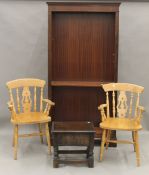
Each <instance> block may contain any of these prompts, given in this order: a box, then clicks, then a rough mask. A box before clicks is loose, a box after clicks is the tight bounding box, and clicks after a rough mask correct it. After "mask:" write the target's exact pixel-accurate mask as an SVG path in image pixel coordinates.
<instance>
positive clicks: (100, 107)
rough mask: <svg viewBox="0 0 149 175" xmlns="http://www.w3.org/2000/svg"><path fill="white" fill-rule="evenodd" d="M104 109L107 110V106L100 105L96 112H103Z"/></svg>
mask: <svg viewBox="0 0 149 175" xmlns="http://www.w3.org/2000/svg"><path fill="white" fill-rule="evenodd" d="M104 108H107V104H102V105H100V106H98V110H104Z"/></svg>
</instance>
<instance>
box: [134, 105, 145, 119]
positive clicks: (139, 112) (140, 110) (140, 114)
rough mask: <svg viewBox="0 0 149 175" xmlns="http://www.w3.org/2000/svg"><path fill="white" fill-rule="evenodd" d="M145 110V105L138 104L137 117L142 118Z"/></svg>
mask: <svg viewBox="0 0 149 175" xmlns="http://www.w3.org/2000/svg"><path fill="white" fill-rule="evenodd" d="M144 111H145V109H144V107H143V106H137V116H136V117H137V118H138V120H140V119H141V118H142V114H143V112H144Z"/></svg>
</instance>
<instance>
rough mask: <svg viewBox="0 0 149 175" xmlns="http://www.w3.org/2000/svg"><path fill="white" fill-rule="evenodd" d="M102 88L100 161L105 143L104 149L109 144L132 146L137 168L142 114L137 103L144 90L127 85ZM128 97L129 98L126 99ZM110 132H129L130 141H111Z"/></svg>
mask: <svg viewBox="0 0 149 175" xmlns="http://www.w3.org/2000/svg"><path fill="white" fill-rule="evenodd" d="M102 87H103V89H104V91H105V92H106V104H102V105H100V106H99V107H98V109H99V110H100V111H101V116H102V122H101V123H100V127H101V128H102V129H103V135H102V145H101V149H100V160H102V157H103V150H104V144H105V143H106V148H108V144H109V143H124V144H133V145H134V151H136V160H137V166H139V165H140V153H139V141H138V131H139V130H141V129H142V125H141V118H142V114H143V112H144V107H142V106H140V104H139V101H140V93H142V92H143V90H144V88H143V87H142V86H138V85H134V84H128V83H109V84H104V85H103V86H102ZM110 91H111V93H112V109H111V111H112V114H113V115H111V116H110V112H109V111H110V109H109V108H110V107H109V106H110V105H109V104H110V101H109V93H110ZM115 94H116V95H115ZM128 95H130V96H129V97H128ZM135 97H136V98H135ZM116 101H117V105H116ZM128 101H129V102H128ZM133 108H134V109H133ZM133 111H134V112H133ZM116 114H117V115H116ZM106 130H107V136H106V134H105V131H106ZM112 130H122V131H131V132H132V141H128V140H111V139H110V131H112ZM105 137H106V138H105Z"/></svg>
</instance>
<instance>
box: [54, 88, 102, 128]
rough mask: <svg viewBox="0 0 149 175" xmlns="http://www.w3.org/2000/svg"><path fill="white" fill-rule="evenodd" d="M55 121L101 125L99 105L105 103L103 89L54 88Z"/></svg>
mask: <svg viewBox="0 0 149 175" xmlns="http://www.w3.org/2000/svg"><path fill="white" fill-rule="evenodd" d="M52 92H53V93H52V99H53V101H54V102H55V104H56V105H55V107H54V109H53V120H54V121H92V122H93V123H94V125H95V126H98V125H99V123H100V113H99V111H98V109H97V107H98V105H99V104H102V103H105V95H104V93H103V90H102V89H101V88H89V87H88V88H87V87H85V88H83V87H82V88H80V87H79V88H77V87H53V88H52Z"/></svg>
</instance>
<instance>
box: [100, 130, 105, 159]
mask: <svg viewBox="0 0 149 175" xmlns="http://www.w3.org/2000/svg"><path fill="white" fill-rule="evenodd" d="M105 138H106V130H105V129H104V130H103V132H102V140H101V147H100V161H102V157H103V152H104V144H105Z"/></svg>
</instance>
